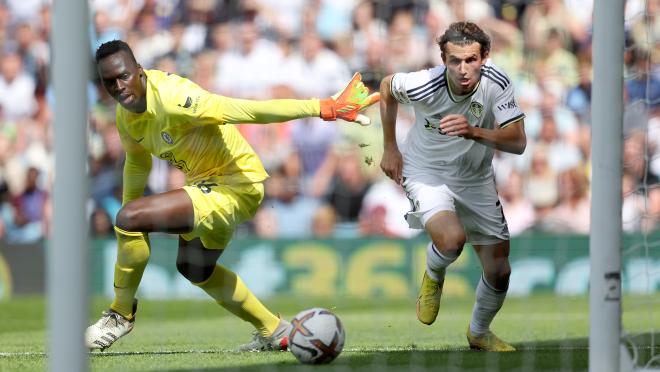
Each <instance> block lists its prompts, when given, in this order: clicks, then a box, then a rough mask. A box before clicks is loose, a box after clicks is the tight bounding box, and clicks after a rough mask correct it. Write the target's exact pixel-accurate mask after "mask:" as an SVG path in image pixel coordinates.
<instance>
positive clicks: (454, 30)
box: [436, 22, 490, 57]
mask: <svg viewBox="0 0 660 372" xmlns="http://www.w3.org/2000/svg"><path fill="white" fill-rule="evenodd" d="M475 41H476V42H477V43H479V45H481V57H485V56H486V55H487V54H488V53H489V52H490V37H488V35H486V33H485V32H484V30H482V29H481V28H479V26H477V25H476V24H474V23H472V22H454V23H452V24H450V25H449V27H448V28H447V30H446V31H445V33H444V34H443V35H442V36H440V37H439V38H437V39H436V43H438V46H440V50H441V51H442V52H443V53H445V52H446V50H445V46H446V45H447V43H449V42H451V43H452V44H456V45H461V46H465V45H469V44H472V43H473V42H475Z"/></svg>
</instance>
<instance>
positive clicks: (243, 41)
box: [215, 22, 282, 99]
mask: <svg viewBox="0 0 660 372" xmlns="http://www.w3.org/2000/svg"><path fill="white" fill-rule="evenodd" d="M237 27H238V30H237V31H238V35H239V39H238V40H237V43H236V46H237V49H236V50H234V51H231V52H228V53H225V54H221V55H220V56H219V59H218V63H217V65H216V68H217V70H216V76H215V87H216V91H217V92H219V93H220V94H224V95H228V96H234V97H237V98H249V99H264V98H267V97H268V94H269V93H270V87H271V86H272V85H273V83H274V81H273V80H274V78H275V76H273V75H274V74H272V71H273V68H272V67H273V66H278V65H279V64H280V63H281V58H282V55H281V52H280V50H279V49H278V48H277V46H276V45H275V44H274V43H273V42H271V41H269V40H267V39H265V38H264V37H263V36H262V35H261V33H260V31H259V28H258V27H257V26H256V25H255V24H254V23H253V22H242V23H241V24H240V25H238V26H237Z"/></svg>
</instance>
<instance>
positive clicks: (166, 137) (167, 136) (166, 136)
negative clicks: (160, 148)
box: [160, 132, 174, 145]
mask: <svg viewBox="0 0 660 372" xmlns="http://www.w3.org/2000/svg"><path fill="white" fill-rule="evenodd" d="M160 136H161V137H163V141H165V143H167V144H168V145H171V144H173V143H174V140H173V139H172V136H170V134H169V133H167V132H160Z"/></svg>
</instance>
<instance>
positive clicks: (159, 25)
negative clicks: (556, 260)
mask: <svg viewBox="0 0 660 372" xmlns="http://www.w3.org/2000/svg"><path fill="white" fill-rule="evenodd" d="M593 2H594V1H593V0H591V1H584V0H582V1H577V0H517V1H516V0H511V1H504V0H499V1H498V0H490V1H487V0H466V1H462V0H391V1H382V0H381V1H379V0H375V1H362V0H287V1H278V0H187V1H184V0H179V1H171V0H167V1H166V0H91V1H90V13H91V15H90V19H91V20H92V27H90V30H89V32H90V50H91V52H92V53H93V52H94V51H95V50H96V48H97V47H98V46H99V45H100V44H101V43H103V42H106V41H109V40H113V39H122V40H125V41H127V42H128V43H129V44H130V45H131V47H132V48H133V50H134V52H135V54H136V58H137V60H138V62H139V63H141V64H142V66H143V67H144V68H147V69H151V68H155V69H160V70H163V71H167V72H172V73H177V74H180V75H182V76H186V77H189V78H190V79H191V80H193V81H194V82H196V83H197V84H199V85H200V86H202V87H203V88H205V89H207V90H209V91H211V92H215V93H218V94H222V95H227V96H232V97H237V98H250V99H268V98H291V97H301V98H305V97H325V96H328V95H331V94H334V93H335V92H337V91H338V90H339V89H341V88H342V87H343V84H345V83H346V82H347V81H348V80H349V79H350V77H351V75H352V73H353V72H354V71H360V72H361V73H362V75H363V80H364V81H365V83H366V84H367V85H369V86H370V87H371V88H372V89H374V90H377V89H378V85H379V82H380V79H381V78H382V77H384V76H385V75H387V74H390V73H393V72H404V71H413V70H419V69H422V68H425V67H430V66H433V65H437V64H440V63H441V59H440V52H439V48H438V46H437V45H436V44H435V38H436V37H437V36H438V35H439V33H441V32H442V31H443V30H444V29H445V28H446V26H447V25H448V24H449V23H451V22H453V21H455V20H461V19H466V20H470V21H474V22H476V23H477V24H479V25H480V26H481V27H482V28H484V29H485V30H486V31H487V32H488V33H489V35H490V36H491V38H492V52H491V58H492V59H493V60H494V62H495V63H496V64H498V65H499V66H501V67H503V68H504V69H505V71H507V73H508V74H509V76H510V77H511V78H512V79H514V80H515V86H516V88H517V91H516V96H517V103H518V105H520V106H521V108H522V110H523V112H525V114H526V115H527V117H526V119H525V128H526V132H527V137H528V146H527V150H526V151H525V153H524V154H523V156H513V155H511V156H510V154H505V153H498V154H496V158H495V161H494V164H495V173H496V180H497V185H498V189H499V192H500V197H501V200H502V203H503V206H504V211H505V214H506V216H507V220H508V222H509V228H510V231H511V234H512V235H513V236H516V235H519V234H522V233H525V232H529V231H545V232H552V233H577V234H588V232H589V213H590V212H589V209H590V197H589V185H590V164H591V158H590V137H591V129H592V125H593V126H595V127H596V130H607V128H599V127H598V123H592V122H591V119H590V95H591V93H590V91H591V84H592V81H593V76H592V65H593V59H592V56H591V31H592V22H591V15H592V9H593ZM51 8H52V3H51V1H49V0H0V53H1V57H0V180H1V181H0V239H1V240H3V241H5V242H8V243H29V242H34V241H38V240H40V239H42V238H43V237H45V236H47V234H48V231H49V226H50V220H51V216H52V211H51V209H52V201H51V199H50V195H51V194H52V186H53V171H54V169H53V165H54V153H53V131H54V130H56V128H53V125H52V123H53V110H52V107H53V104H54V102H53V95H52V88H51V86H50V82H49V77H48V75H49V64H50V60H51V58H52V51H51V50H50V45H49V37H50V32H51V20H50V16H51ZM625 42H626V45H625V54H624V63H625V66H624V67H625V70H624V72H623V74H624V75H623V76H624V82H625V86H624V96H625V115H624V134H625V136H624V137H625V139H624V143H623V146H624V175H623V180H622V181H623V228H624V231H626V232H638V231H645V232H648V231H652V230H657V229H658V228H659V227H660V185H659V184H658V179H659V178H660V0H644V1H642V0H629V1H627V2H626V34H625ZM92 63H93V62H92V55H91V54H90V66H91V65H92ZM92 72H95V70H94V69H93V68H92ZM71 73H72V74H73V73H77V72H76V71H71ZM88 91H89V93H88V103H89V107H90V124H89V132H88V134H89V136H88V144H89V167H88V172H89V183H90V199H89V213H90V216H91V220H90V227H91V230H92V233H93V234H94V235H96V236H106V235H107V236H112V233H113V229H112V224H113V220H114V216H115V215H116V213H117V211H118V210H119V208H120V206H121V177H122V160H123V151H122V148H121V144H120V141H119V137H118V134H117V130H116V128H115V119H114V105H115V103H114V101H113V100H112V99H111V98H110V97H108V96H107V95H106V93H105V92H104V89H103V88H102V87H101V86H100V84H99V82H98V79H97V78H96V75H95V74H94V75H93V76H90V83H89V89H88ZM375 106H376V107H372V108H370V110H369V111H368V112H367V114H368V115H369V116H370V118H371V119H372V125H371V126H370V127H359V126H355V125H350V124H349V123H344V122H341V123H337V124H333V123H325V122H323V121H322V120H320V119H300V120H297V121H295V122H289V123H284V124H279V125H267V126H260V125H240V126H239V129H240V131H241V132H242V134H243V135H244V136H245V137H246V138H247V140H248V142H249V143H250V144H251V145H252V146H253V148H254V149H255V151H256V152H257V153H258V154H259V155H260V157H261V159H262V160H263V161H264V165H265V166H266V169H267V170H268V172H269V174H270V175H271V177H270V179H269V180H268V181H266V201H265V202H264V204H263V205H262V207H261V208H260V210H259V212H258V213H257V216H256V217H255V219H254V220H253V221H251V222H250V223H249V224H246V225H245V226H242V228H241V229H240V230H239V231H238V232H237V233H238V234H243V235H247V234H256V235H257V236H259V237H263V238H309V237H357V236H372V235H378V236H388V237H409V236H412V235H415V234H418V233H419V231H421V230H411V229H409V228H408V227H407V224H406V222H405V220H404V219H403V215H404V214H405V212H407V211H408V210H409V208H410V205H409V202H408V200H407V198H406V196H405V194H404V193H403V191H402V190H401V188H400V187H399V186H397V185H396V184H394V183H393V182H392V181H390V180H389V179H388V178H387V177H385V175H384V174H383V173H382V171H381V170H380V168H379V162H380V156H381V154H382V130H381V126H380V116H379V112H378V105H375ZM413 117H414V116H413V113H412V112H410V111H406V110H405V109H400V110H399V118H398V123H399V124H398V126H397V130H398V131H399V133H397V136H398V139H399V141H400V143H401V142H403V140H404V137H405V134H406V128H409V127H410V126H411V125H412V124H413ZM184 181H185V179H184V175H183V173H181V172H179V171H178V170H177V169H174V168H172V167H170V166H169V165H168V163H167V162H166V161H164V160H159V159H154V165H153V169H152V173H151V176H150V180H149V185H148V186H149V190H148V191H149V192H162V191H165V190H168V189H172V188H177V187H180V186H182V185H183V183H184Z"/></svg>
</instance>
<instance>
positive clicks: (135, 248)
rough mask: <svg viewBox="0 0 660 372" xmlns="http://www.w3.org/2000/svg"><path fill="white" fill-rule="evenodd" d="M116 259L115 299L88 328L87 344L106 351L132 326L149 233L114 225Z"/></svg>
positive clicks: (145, 260) (146, 258) (146, 253)
mask: <svg viewBox="0 0 660 372" xmlns="http://www.w3.org/2000/svg"><path fill="white" fill-rule="evenodd" d="M115 230H116V233H117V261H116V263H115V276H114V289H115V299H114V301H113V302H112V304H111V305H110V309H109V310H107V311H104V312H103V314H102V316H101V318H100V319H99V320H98V321H97V322H96V323H94V324H93V325H91V326H89V327H88V328H87V331H86V332H85V343H86V345H87V347H88V348H90V349H101V350H104V349H106V348H108V347H110V346H111V345H112V344H113V343H114V342H115V341H117V340H118V339H119V338H120V337H122V336H124V335H126V334H127V333H129V332H130V331H131V330H132V329H133V325H134V323H135V311H136V309H137V300H135V292H137V289H138V285H139V284H140V280H141V279H142V274H143V272H144V268H145V266H146V265H147V261H148V260H149V251H150V248H149V237H148V235H147V234H146V233H139V232H129V231H125V230H122V229H120V228H117V227H116V228H115Z"/></svg>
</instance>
